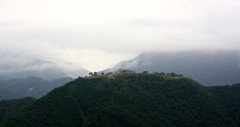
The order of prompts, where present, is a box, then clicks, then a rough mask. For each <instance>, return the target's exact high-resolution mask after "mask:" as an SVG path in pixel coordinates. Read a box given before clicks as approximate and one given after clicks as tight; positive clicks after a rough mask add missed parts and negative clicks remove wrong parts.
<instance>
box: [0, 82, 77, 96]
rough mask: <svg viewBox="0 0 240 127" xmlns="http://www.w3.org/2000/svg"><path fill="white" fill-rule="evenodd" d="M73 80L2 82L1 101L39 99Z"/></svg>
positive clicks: (0, 88)
mask: <svg viewBox="0 0 240 127" xmlns="http://www.w3.org/2000/svg"><path fill="white" fill-rule="evenodd" d="M72 80H73V78H70V77H66V78H59V79H55V80H53V81H48V80H45V79H42V78H39V77H28V78H25V79H10V80H0V100H3V99H4V100H9V99H15V98H23V97H34V98H39V97H42V96H43V95H45V94H47V93H48V92H50V91H51V90H52V89H54V88H56V87H59V86H62V85H64V84H66V83H67V82H70V81H72Z"/></svg>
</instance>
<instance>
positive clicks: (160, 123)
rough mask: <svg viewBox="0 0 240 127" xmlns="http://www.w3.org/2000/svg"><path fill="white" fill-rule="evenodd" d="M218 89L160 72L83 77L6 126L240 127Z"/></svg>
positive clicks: (36, 104) (48, 95) (57, 90)
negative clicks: (223, 103) (221, 101)
mask: <svg viewBox="0 0 240 127" xmlns="http://www.w3.org/2000/svg"><path fill="white" fill-rule="evenodd" d="M237 123H238V121H237V120H236V119H234V118H233V117H232V116H231V114H229V113H228V111H227V110H226V109H225V108H224V106H222V105H221V103H219V101H218V99H217V98H216V95H214V94H212V93H211V92H210V90H209V89H207V88H206V87H204V86H201V85H200V84H198V83H197V82H195V81H193V80H190V79H187V78H183V77H171V76H161V75H158V74H134V73H132V74H123V75H121V74H120V75H112V76H97V77H89V78H78V79H77V80H75V81H72V82H70V83H68V84H66V85H64V86H62V87H60V88H56V89H54V90H53V91H52V92H50V93H49V94H47V95H46V96H44V97H43V98H41V99H39V100H38V101H36V102H35V103H34V104H33V105H31V106H29V107H28V108H27V109H25V110H23V111H21V112H20V113H18V114H16V115H15V116H13V117H11V118H8V119H5V120H3V121H1V123H0V126H1V127H12V126H14V127H32V126H34V127H50V126H51V127H53V126H58V127H238V124H237Z"/></svg>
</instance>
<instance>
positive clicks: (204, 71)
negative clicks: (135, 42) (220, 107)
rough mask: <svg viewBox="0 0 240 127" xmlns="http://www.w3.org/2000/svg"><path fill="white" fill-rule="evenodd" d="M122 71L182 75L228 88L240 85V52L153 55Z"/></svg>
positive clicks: (125, 64) (144, 55)
mask: <svg viewBox="0 0 240 127" xmlns="http://www.w3.org/2000/svg"><path fill="white" fill-rule="evenodd" d="M119 68H122V69H131V70H135V71H137V72H142V71H145V70H147V71H150V72H166V73H171V72H175V73H179V74H183V75H185V76H187V77H190V78H193V79H195V80H197V81H199V82H200V83H202V84H204V85H226V84H233V83H238V82H240V51H237V50H235V51H232V50H231V51H224V50H199V51H185V52H150V53H142V54H140V55H139V56H137V57H136V58H134V59H132V60H128V61H123V62H120V63H118V64H117V65H115V66H114V67H113V68H112V69H110V70H108V71H115V70H117V69H119Z"/></svg>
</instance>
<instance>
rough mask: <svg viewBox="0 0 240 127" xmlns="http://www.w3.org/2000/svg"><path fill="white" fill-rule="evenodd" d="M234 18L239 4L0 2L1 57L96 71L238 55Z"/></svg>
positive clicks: (239, 22)
mask: <svg viewBox="0 0 240 127" xmlns="http://www.w3.org/2000/svg"><path fill="white" fill-rule="evenodd" d="M43 8H44V9H43ZM239 15H240V1H239V0H227V1H226V0H131V1H129V0H121V1H110V0H102V1H99V0H90V1H79V0H68V1H66V0H57V1H56V0H50V1H49V0H40V1H35V0H34V1H33V0H24V2H22V1H19V0H1V1H0V51H5V52H7V53H9V52H13V53H15V54H28V55H32V56H34V57H36V58H41V59H40V60H43V61H45V60H47V61H49V59H50V61H51V60H52V59H55V60H60V61H64V62H70V63H73V64H75V65H78V66H81V67H83V68H86V69H87V70H90V71H100V70H103V69H105V68H108V67H111V66H112V65H114V64H116V63H118V62H120V61H122V60H125V59H131V58H133V57H135V56H136V55H138V54H140V53H142V52H151V51H153V52H154V51H155V52H157V51H187V50H199V49H229V50H231V49H239V47H240V43H239V42H240V37H239V34H238V33H240V17H239ZM51 62H53V61H51ZM54 63H55V62H54ZM55 64H57V63H55Z"/></svg>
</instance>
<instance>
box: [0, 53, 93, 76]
mask: <svg viewBox="0 0 240 127" xmlns="http://www.w3.org/2000/svg"><path fill="white" fill-rule="evenodd" d="M0 60H1V63H0V79H3V80H6V79H16V78H27V77H30V76H34V77H40V78H43V79H46V80H49V81H50V80H54V79H57V78H63V77H73V78H76V77H78V76H85V75H87V74H88V72H89V71H88V70H86V69H84V68H82V67H79V66H77V65H74V64H72V63H69V62H63V61H49V60H42V59H38V58H34V57H29V56H25V55H21V54H17V55H16V54H14V55H12V54H3V53H2V54H1V53H0Z"/></svg>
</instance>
